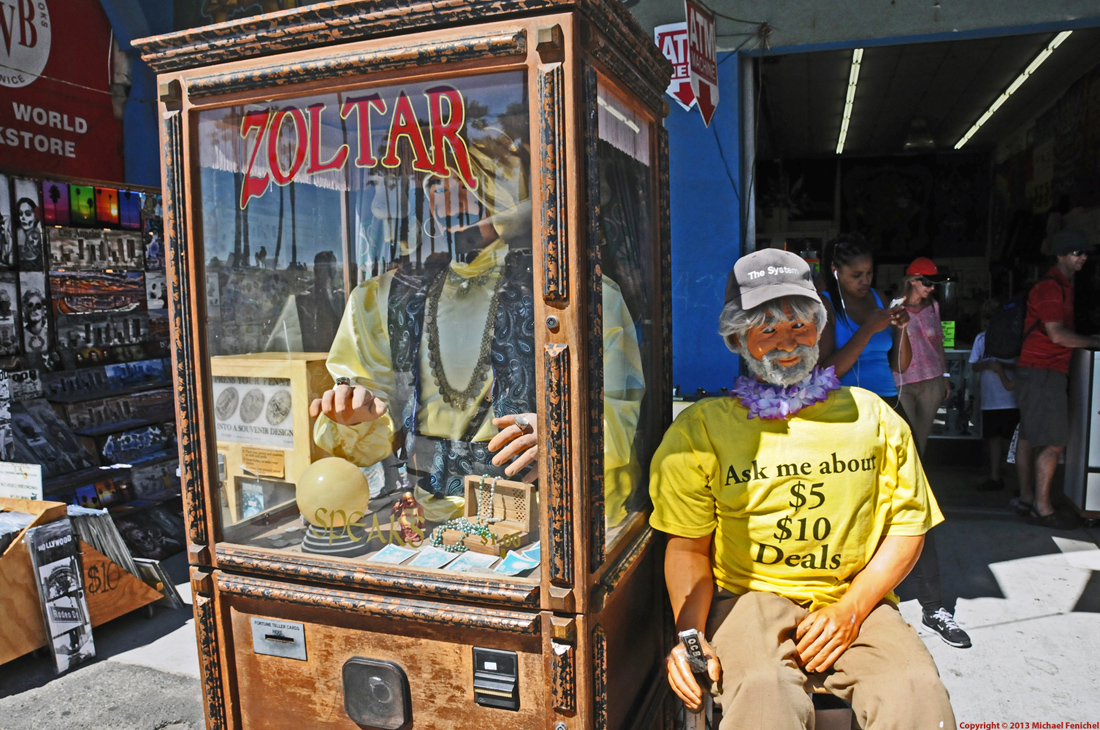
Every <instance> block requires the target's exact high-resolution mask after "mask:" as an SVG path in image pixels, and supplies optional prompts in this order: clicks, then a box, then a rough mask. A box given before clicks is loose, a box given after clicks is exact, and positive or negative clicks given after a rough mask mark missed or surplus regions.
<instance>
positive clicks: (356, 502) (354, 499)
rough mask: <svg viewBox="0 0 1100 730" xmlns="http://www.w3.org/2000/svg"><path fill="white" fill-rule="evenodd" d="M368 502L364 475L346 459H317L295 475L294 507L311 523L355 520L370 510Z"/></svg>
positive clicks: (324, 524) (325, 524) (335, 523)
mask: <svg viewBox="0 0 1100 730" xmlns="http://www.w3.org/2000/svg"><path fill="white" fill-rule="evenodd" d="M369 503H370V486H369V485H368V484H367V477H366V475H365V474H364V473H363V470H362V469H360V468H359V467H357V466H356V465H355V464H352V463H351V462H350V461H348V460H346V459H341V458H339V457H336V456H330V457H327V458H325V459H319V460H318V461H315V462H313V463H312V464H310V465H309V466H308V467H306V470H305V471H304V472H302V476H300V477H298V510H299V511H300V512H301V513H302V517H304V518H305V520H306V522H308V523H310V524H311V525H314V526H315V527H339V526H342V525H346V524H348V523H350V522H357V521H359V520H361V519H362V518H363V517H364V516H365V515H367V514H369V513H370V508H369Z"/></svg>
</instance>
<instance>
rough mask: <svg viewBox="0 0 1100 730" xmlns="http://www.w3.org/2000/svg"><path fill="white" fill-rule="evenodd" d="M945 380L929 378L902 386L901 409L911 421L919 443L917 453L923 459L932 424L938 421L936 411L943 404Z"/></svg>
mask: <svg viewBox="0 0 1100 730" xmlns="http://www.w3.org/2000/svg"><path fill="white" fill-rule="evenodd" d="M944 380H945V378H942V377H940V378H929V379H928V380H918V381H917V382H915V383H905V384H904V385H903V386H901V395H900V396H899V400H900V401H901V407H902V409H903V410H904V411H905V413H904V414H903V417H904V418H905V420H907V421H909V428H910V429H911V430H912V431H913V439H914V440H915V441H916V442H917V453H918V455H919V456H920V457H921V458H922V459H923V458H924V449H925V447H926V446H928V437H929V436H930V435H931V434H932V423H933V422H934V421H935V420H936V411H938V410H939V409H940V404H941V403H943V381H944Z"/></svg>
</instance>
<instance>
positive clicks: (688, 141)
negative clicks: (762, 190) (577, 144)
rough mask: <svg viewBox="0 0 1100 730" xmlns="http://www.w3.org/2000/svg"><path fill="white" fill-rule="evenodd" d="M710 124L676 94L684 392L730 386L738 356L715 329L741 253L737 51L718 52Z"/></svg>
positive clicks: (675, 282) (677, 323)
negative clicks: (728, 278)
mask: <svg viewBox="0 0 1100 730" xmlns="http://www.w3.org/2000/svg"><path fill="white" fill-rule="evenodd" d="M718 61H719V64H718V96H719V101H718V108H717V109H716V110H715V112H714V117H713V118H712V119H711V123H710V128H709V129H708V128H707V127H705V126H703V117H702V116H701V115H700V114H699V110H698V109H697V108H692V109H691V111H684V110H683V107H681V106H680V105H679V104H677V103H676V102H675V101H673V100H672V99H670V100H669V105H670V106H671V107H672V108H671V111H670V112H669V115H668V117H667V118H666V119H665V127H666V128H667V129H668V137H669V142H668V147H669V178H670V183H669V185H670V188H671V190H670V191H669V192H670V204H671V208H672V382H673V383H674V384H676V385H679V386H680V393H681V394H683V395H691V394H693V393H694V392H695V391H696V389H697V388H705V389H706V390H707V391H711V392H713V391H717V390H718V389H719V388H721V387H723V386H726V387H729V386H732V385H733V379H734V378H735V377H736V376H737V368H738V362H737V359H738V358H737V356H736V355H734V354H733V353H731V352H730V351H729V350H728V349H726V346H725V344H723V342H722V339H721V338H720V337H719V336H718V334H717V332H718V315H719V313H720V312H721V311H722V303H723V301H722V300H723V298H724V295H725V291H726V276H727V275H728V274H729V270H730V269H731V268H732V267H733V264H734V262H735V261H737V259H738V257H739V256H740V253H741V215H740V210H741V204H740V195H741V134H740V128H741V88H740V74H739V72H738V70H739V69H738V66H739V63H740V58H739V57H738V56H737V54H729V53H727V54H719V57H718Z"/></svg>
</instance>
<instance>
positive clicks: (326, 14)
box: [133, 0, 672, 89]
mask: <svg viewBox="0 0 1100 730" xmlns="http://www.w3.org/2000/svg"><path fill="white" fill-rule="evenodd" d="M570 10H579V11H580V12H581V13H583V14H584V15H586V16H587V17H588V18H589V19H590V20H591V21H592V22H593V23H594V24H595V25H596V27H597V28H598V29H599V30H600V31H601V32H602V33H604V34H605V35H606V36H607V37H608V39H609V40H610V41H611V42H612V43H613V44H615V45H616V46H618V47H620V48H622V49H623V51H624V53H625V54H626V55H627V56H628V57H629V58H631V59H634V61H635V63H636V64H637V67H638V69H637V72H636V73H640V74H642V75H643V76H644V77H645V78H646V79H647V80H648V81H649V83H650V84H651V85H652V86H653V88H655V89H664V88H666V87H667V86H668V82H669V79H670V78H671V77H672V64H671V63H669V62H668V60H667V59H666V58H665V57H664V56H663V55H662V54H661V52H660V51H659V50H658V48H657V47H656V45H654V43H653V41H652V39H651V38H650V37H649V35H648V34H647V33H646V32H645V31H644V30H643V29H642V27H641V26H640V25H639V24H638V21H637V20H635V19H634V16H633V15H631V13H630V11H629V10H627V9H626V8H625V7H624V6H623V5H622V3H620V2H616V1H615V0H330V1H329V2H320V3H315V4H311V5H308V6H306V7H302V8H295V9H292V10H283V11H279V12H275V13H268V14H265V15H261V16H254V17H250V18H244V19H241V20H234V21H230V22H227V23H218V24H215V25H209V26H205V27H203V28H195V29H190V30H185V31H180V32H176V33H169V34H166V35H161V36H155V37H152V38H143V39H140V40H137V41H135V42H134V44H133V45H134V47H136V48H137V49H138V50H139V51H140V52H141V54H142V58H143V59H144V60H145V61H146V62H147V63H148V64H149V65H150V66H152V67H153V69H154V70H155V71H157V72H158V73H165V72H168V71H176V70H179V69H184V68H195V67H199V66H208V65H210V64H214V63H221V62H225V61H234V60H239V59H242V58H252V57H258V56H264V55H273V54H276V53H282V52H285V51H291V50H297V49H302V48H315V47H318V46H323V45H329V44H335V43H347V42H350V41H359V40H366V39H370V38H378V37H382V36H387V35H390V36H392V35H398V34H406V33H411V32H415V31H421V30H429V29H432V28H442V27H448V26H451V27H453V26H456V25H462V24H471V23H475V22H486V21H492V20H503V19H506V18H515V17H521V16H530V15H531V14H533V13H553V12H568V11H570Z"/></svg>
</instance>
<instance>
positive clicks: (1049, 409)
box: [1016, 230, 1100, 529]
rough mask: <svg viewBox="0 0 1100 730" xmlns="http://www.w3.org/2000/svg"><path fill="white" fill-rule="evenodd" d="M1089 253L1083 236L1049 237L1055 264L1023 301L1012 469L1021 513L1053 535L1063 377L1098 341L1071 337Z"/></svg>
mask: <svg viewBox="0 0 1100 730" xmlns="http://www.w3.org/2000/svg"><path fill="white" fill-rule="evenodd" d="M1091 250H1092V246H1091V244H1090V243H1089V240H1088V236H1086V235H1085V233H1084V231H1078V230H1066V231H1059V232H1058V233H1056V234H1055V235H1054V238H1053V241H1052V243H1051V253H1052V254H1054V256H1056V257H1057V263H1055V265H1054V266H1052V267H1051V268H1050V271H1048V272H1047V274H1046V276H1044V277H1043V278H1042V279H1040V280H1039V282H1038V283H1037V284H1036V285H1035V286H1034V287H1032V289H1031V293H1030V294H1028V297H1027V316H1026V319H1025V320H1024V331H1025V332H1026V333H1027V334H1026V335H1025V337H1024V344H1023V348H1022V350H1021V352H1020V360H1019V362H1018V363H1017V370H1016V393H1017V399H1018V401H1019V404H1020V438H1019V441H1018V443H1017V445H1016V468H1017V469H1018V470H1019V474H1020V501H1019V509H1020V511H1021V512H1024V511H1026V512H1027V513H1028V518H1029V521H1030V522H1032V523H1033V524H1037V525H1042V526H1044V527H1053V528H1056V529H1065V528H1066V527H1068V526H1069V525H1068V524H1067V523H1066V521H1065V520H1064V519H1063V518H1062V517H1061V516H1060V515H1059V514H1058V513H1057V512H1056V511H1055V510H1054V506H1053V505H1052V504H1051V503H1050V485H1051V482H1052V481H1053V479H1054V470H1055V468H1057V466H1058V458H1059V457H1060V456H1061V455H1062V452H1063V451H1065V448H1066V443H1067V442H1068V440H1069V421H1068V415H1067V414H1068V413H1069V400H1068V397H1067V394H1066V393H1067V381H1068V378H1067V376H1068V375H1069V361H1070V356H1071V355H1072V354H1073V349H1074V348H1077V347H1100V336H1086V335H1079V334H1077V333H1076V332H1074V331H1073V275H1074V274H1076V273H1077V272H1078V271H1080V270H1081V267H1083V266H1084V265H1085V261H1086V260H1087V259H1088V254H1089V252H1090V251H1091Z"/></svg>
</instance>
